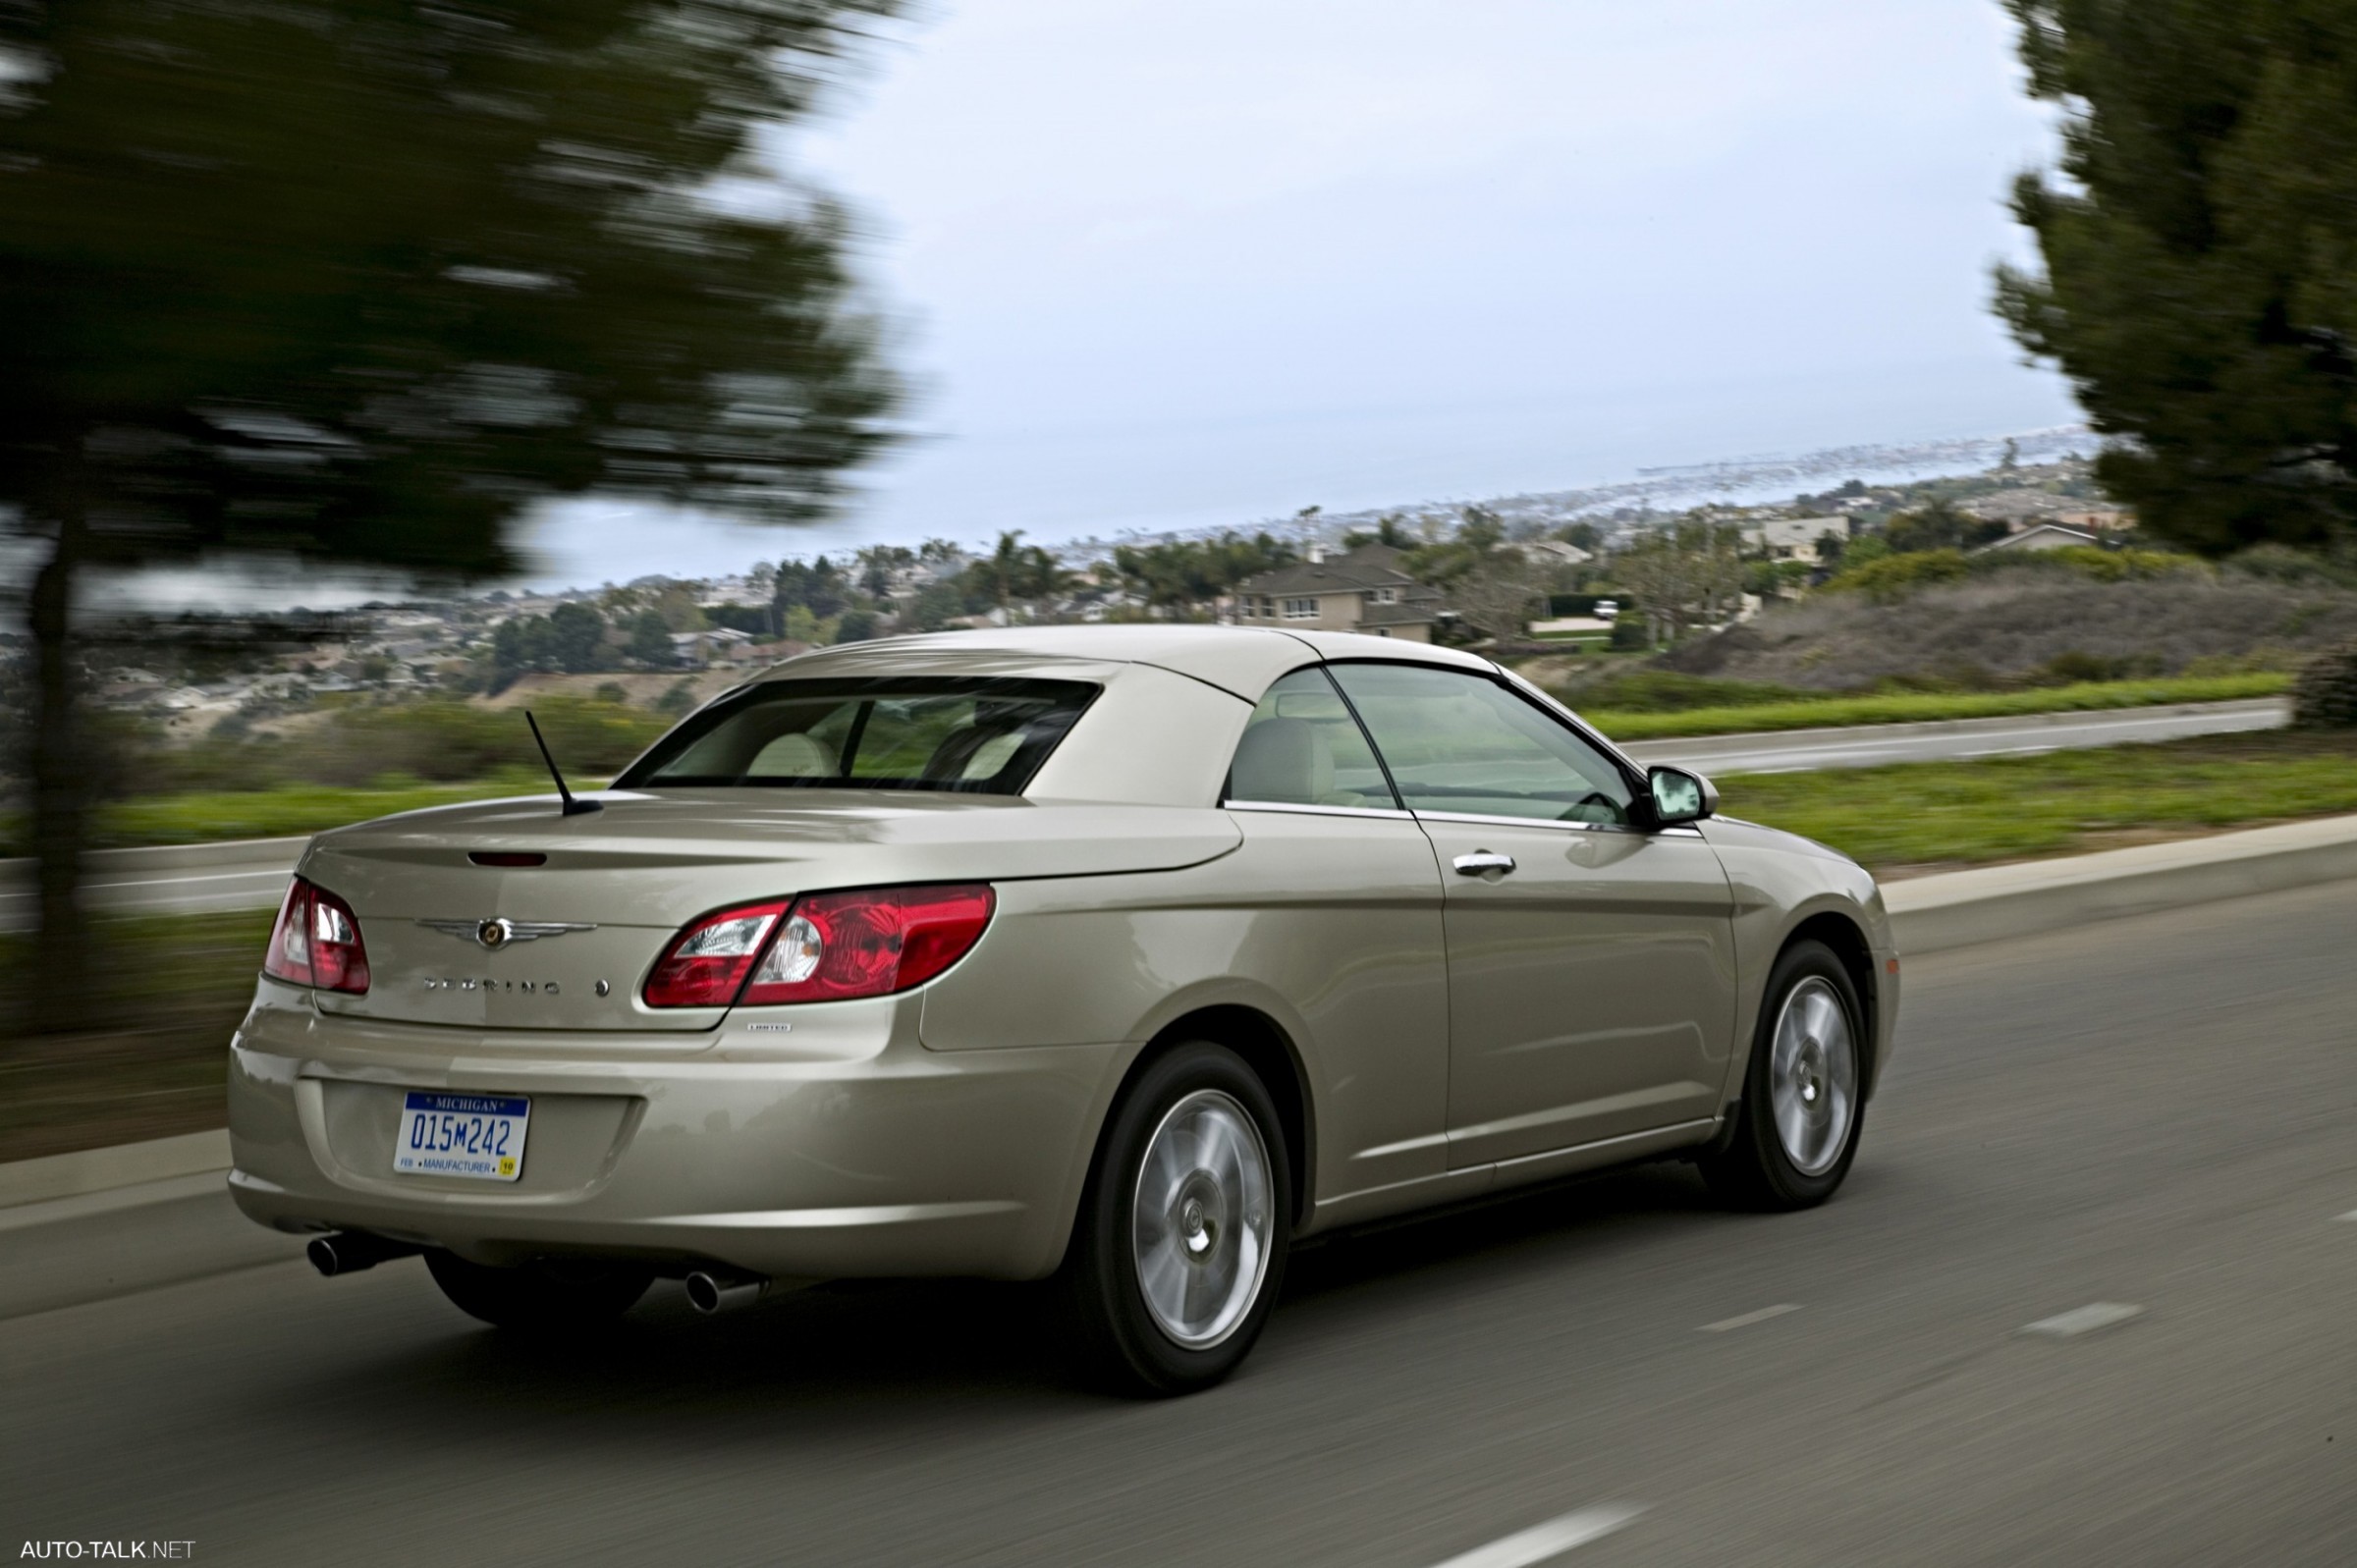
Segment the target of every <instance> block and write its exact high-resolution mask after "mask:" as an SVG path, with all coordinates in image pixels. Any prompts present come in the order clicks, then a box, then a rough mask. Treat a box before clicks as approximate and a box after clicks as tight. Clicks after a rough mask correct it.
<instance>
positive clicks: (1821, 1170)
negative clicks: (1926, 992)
mask: <svg viewBox="0 0 2357 1568" xmlns="http://www.w3.org/2000/svg"><path fill="white" fill-rule="evenodd" d="M1804 988H1805V989H1806V991H1807V992H1808V993H1809V994H1810V995H1811V996H1816V997H1822V996H1824V995H1825V994H1826V993H1827V992H1828V991H1830V992H1831V994H1832V996H1833V998H1834V999H1835V1000H1836V1001H1837V1002H1838V1004H1839V1007H1840V1010H1841V1012H1842V1015H1843V1021H1844V1022H1845V1023H1846V1025H1847V1033H1848V1043H1847V1051H1848V1054H1849V1065H1848V1075H1847V1084H1848V1091H1847V1093H1848V1123H1847V1130H1846V1132H1845V1133H1844V1134H1843V1135H1841V1137H1840V1138H1839V1144H1838V1148H1837V1149H1836V1150H1834V1151H1832V1155H1833V1158H1832V1159H1831V1162H1830V1163H1829V1162H1825V1161H1824V1158H1823V1156H1820V1158H1819V1159H1818V1160H1814V1161H1810V1162H1807V1163H1808V1164H1809V1165H1812V1166H1815V1167H1817V1168H1813V1169H1812V1168H1803V1165H1802V1163H1799V1162H1795V1160H1794V1157H1793V1155H1792V1153H1791V1151H1790V1150H1789V1149H1787V1148H1786V1146H1785V1140H1784V1138H1783V1136H1782V1135H1781V1134H1780V1133H1779V1131H1778V1130H1777V1107H1776V1089H1775V1085H1774V1082H1773V1080H1774V1079H1775V1076H1776V1073H1775V1069H1774V1066H1773V1064H1772V1056H1773V1054H1774V1052H1775V1049H1776V1046H1775V1042H1776V1033H1777V1028H1778V1025H1779V1023H1780V1021H1781V1019H1782V1017H1783V1015H1784V1008H1785V1004H1786V1002H1787V1001H1788V1000H1791V999H1792V998H1793V996H1794V994H1795V993H1796V992H1802V991H1803V990H1804ZM1865 1020H1866V1011H1865V1009H1864V1008H1863V1007H1862V1006H1860V1005H1859V1002H1858V988H1857V985H1856V983H1855V982H1854V981H1852V980H1851V979H1850V977H1849V971H1848V969H1847V968H1845V967H1844V966H1843V965H1842V962H1841V960H1840V959H1839V958H1836V956H1834V952H1833V949H1832V948H1830V947H1827V946H1825V945H1824V944H1822V943H1817V942H1796V943H1794V944H1793V945H1792V946H1789V947H1786V948H1785V949H1784V950H1783V953H1782V954H1781V956H1780V957H1778V959H1777V960H1776V967H1775V968H1774V969H1772V970H1770V971H1769V975H1768V986H1767V989H1766V992H1765V993H1764V995H1763V996H1762V998H1761V1001H1760V1017H1759V1024H1758V1026H1757V1028H1755V1029H1754V1030H1753V1032H1752V1042H1751V1054H1750V1057H1749V1059H1748V1060H1747V1062H1746V1064H1745V1067H1744V1072H1743V1093H1742V1096H1741V1098H1740V1099H1739V1100H1737V1101H1736V1103H1735V1111H1734V1116H1735V1125H1734V1127H1733V1129H1732V1137H1731V1138H1729V1139H1728V1141H1727V1143H1726V1144H1725V1145H1724V1146H1722V1147H1720V1148H1717V1149H1714V1150H1712V1151H1711V1152H1710V1153H1708V1154H1706V1155H1704V1156H1703V1157H1702V1159H1701V1161H1700V1162H1699V1163H1700V1164H1701V1166H1702V1173H1703V1177H1704V1179H1706V1180H1707V1181H1709V1183H1710V1185H1711V1190H1712V1191H1713V1192H1715V1193H1717V1194H1718V1195H1719V1197H1720V1198H1721V1200H1722V1201H1724V1202H1726V1203H1728V1204H1730V1205H1732V1206H1734V1207H1736V1208H1739V1209H1753V1210H1767V1211H1782V1210H1793V1209H1813V1208H1815V1207H1816V1206H1817V1205H1819V1204H1821V1203H1823V1202H1825V1201H1826V1200H1827V1199H1828V1198H1831V1197H1832V1196H1833V1195H1834V1193H1835V1192H1836V1190H1837V1189H1838V1188H1839V1187H1840V1185H1841V1181H1842V1178H1843V1177H1845V1176H1847V1175H1848V1174H1849V1167H1850V1162H1852V1161H1854V1160H1855V1159H1856V1158H1857V1153H1858V1137H1859V1134H1860V1133H1861V1132H1862V1131H1863V1129H1864V1128H1865V1125H1866V1101H1865V1088H1866V1059H1865V1054H1866V1052H1867V1050H1868V1048H1869V1037H1868V1035H1867V1025H1866V1021H1865ZM1829 1136H1830V1135H1829Z"/></svg>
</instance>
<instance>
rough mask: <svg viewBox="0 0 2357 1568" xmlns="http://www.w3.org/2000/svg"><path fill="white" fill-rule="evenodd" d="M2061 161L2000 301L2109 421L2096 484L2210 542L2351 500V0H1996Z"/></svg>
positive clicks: (2347, 505)
mask: <svg viewBox="0 0 2357 1568" xmlns="http://www.w3.org/2000/svg"><path fill="white" fill-rule="evenodd" d="M2006 6H2007V8H2008V9H2009V10H2010V11H2011V12H2012V13H2013V15H2014V17H2015V18H2016V20H2017V21H2018V22H2019V23H2020V26H2021V51H2022V58H2023V59H2024V61H2025V62H2026V63H2027V64H2028V66H2029V70H2030V90H2031V92H2032V93H2033V94H2034V95H2035V96H2037V97H2039V98H2042V99H2046V100H2048V101H2051V102H2054V103H2056V104H2058V105H2060V106H2061V107H2062V109H2063V125H2062V156H2061V160H2060V164H2059V168H2058V174H2059V176H2060V178H2059V179H2058V180H2056V179H2052V178H2049V177H2047V176H2045V175H2042V174H2039V173H2035V172H2033V173H2030V174H2025V175H2024V176H2022V177H2021V179H2020V180H2019V181H2018V183H2017V184H2016V186H2015V189H2014V194H2013V208H2014V212H2015V214H2016V215H2017V216H2018V217H2019V219H2020V221H2021V222H2022V223H2023V224H2024V225H2026V226H2027V227H2028V228H2030V229H2031V230H2032V231H2034V233H2035V234H2036V236H2037V239H2038V243H2039V248H2040V251H2041V254H2042V256H2043V258H2044V261H2045V269H2044V272H2043V274H2034V273H2030V272H2026V271H2022V270H2018V269H2014V268H2010V267H2007V268H2001V269H2000V271H1999V276H1998V297H1997V305H1998V310H1999V313H2000V314H2001V316H2003V318H2004V319H2005V321H2006V322H2007V323H2008V324H2009V325H2010V326H2011V328H2012V330H2013V333H2014V336H2015V337H2016V338H2017V339H2018V341H2019V342H2020V343H2021V344H2022V346H2023V347H2024V348H2026V349H2028V350H2029V351H2031V352H2032V353H2033V354H2037V355H2040V356H2043V357H2046V358H2050V359H2053V360H2055V361H2056V362H2057V363H2059V365H2060V366H2061V368H2062V370H2063V371H2064V373H2065V374H2067V375H2068V376H2069V377H2070V379H2071V381H2072V383H2073V385H2074V386H2075V387H2076V389H2077V392H2078V395H2079V400H2080V402H2081V403H2082V405H2083V406H2085V408H2086V410H2087V413H2088V417H2089V419H2090V421H2091V422H2092V423H2093V424H2094V426H2095V428H2096V429H2097V430H2099V431H2101V432H2102V433H2103V434H2104V435H2105V436H2107V437H2109V438H2110V444H2109V445H2108V447H2107V448H2106V450H2105V452H2104V454H2103V456H2102V458H2101V459H2100V460H2099V463H2098V469H2097V471H2098V476H2099V478H2100V479H2101V481H2102V483H2103V485H2104V487H2105V489H2107V490H2108V491H2110V494H2111V495H2113V496H2114V497H2116V498H2118V499H2119V500H2121V501H2124V502H2127V503H2128V504H2130V505H2132V506H2134V507H2135V508H2136V510H2137V513H2138V515H2139V518H2140V521H2141V523H2142V525H2143V526H2144V527H2146V528H2149V529H2150V530H2152V531H2153V532H2154V533H2156V534H2159V535H2161V536H2162V537H2164V538H2166V539H2169V540H2172V541H2175V542H2176V543H2178V544H2181V545H2184V546H2185V547H2187V548H2189V549H2193V550H2196V551H2199V552H2202V553H2204V554H2208V555H2222V554H2225V553H2228V552H2231V551H2234V550H2237V549H2240V548H2242V547H2244V546H2246V545H2250V544H2255V543H2259V542H2261V541H2268V540H2273V541H2278V542H2282V543H2286V544H2292V545H2297V546H2303V547H2312V548H2313V547H2320V546H2324V545H2328V544H2330V543H2331V542H2332V541H2333V540H2335V539H2336V538H2339V537H2343V536H2345V534H2346V533H2347V531H2348V529H2349V528H2350V525H2351V522H2352V520H2353V519H2357V5H2352V4H2350V3H2349V0H2006Z"/></svg>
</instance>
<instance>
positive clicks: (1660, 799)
mask: <svg viewBox="0 0 2357 1568" xmlns="http://www.w3.org/2000/svg"><path fill="white" fill-rule="evenodd" d="M1645 792H1646V793H1647V794H1648V795H1649V796H1651V797H1652V805H1653V813H1652V815H1653V822H1652V824H1651V825H1652V826H1653V827H1656V828H1678V827H1683V826H1685V825H1686V824H1687V823H1691V822H1700V821H1702V819H1703V818H1705V817H1709V816H1715V815H1717V813H1718V810H1719V791H1718V790H1717V789H1715V788H1713V787H1712V786H1711V782H1710V781H1709V780H1708V779H1705V778H1704V777H1703V776H1702V775H1701V774H1698V773H1691V772H1688V771H1687V770H1686V769H1684V768H1648V769H1646V770H1645Z"/></svg>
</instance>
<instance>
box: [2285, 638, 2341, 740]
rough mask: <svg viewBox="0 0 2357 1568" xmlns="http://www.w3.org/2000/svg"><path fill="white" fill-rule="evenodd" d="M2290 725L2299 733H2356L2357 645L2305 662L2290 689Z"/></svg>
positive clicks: (2329, 650) (2327, 652)
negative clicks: (2318, 731) (2305, 731)
mask: <svg viewBox="0 0 2357 1568" xmlns="http://www.w3.org/2000/svg"><path fill="white" fill-rule="evenodd" d="M2291 722H2292V724H2293V726H2294V727H2295V728H2297V729H2301V730H2357V642H2344V643H2342V644H2340V645H2339V646H2338V647H2336V648H2327V649H2326V650H2325V651H2324V652H2323V653H2320V654H2318V655H2317V656H2316V657H2315V658H2313V659H2311V660H2309V661H2308V663H2307V665H2306V667H2305V668H2303V669H2302V670H2301V671H2300V678H2299V680H2298V681H2297V682H2296V683H2294V684H2293V686H2292V688H2291Z"/></svg>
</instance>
